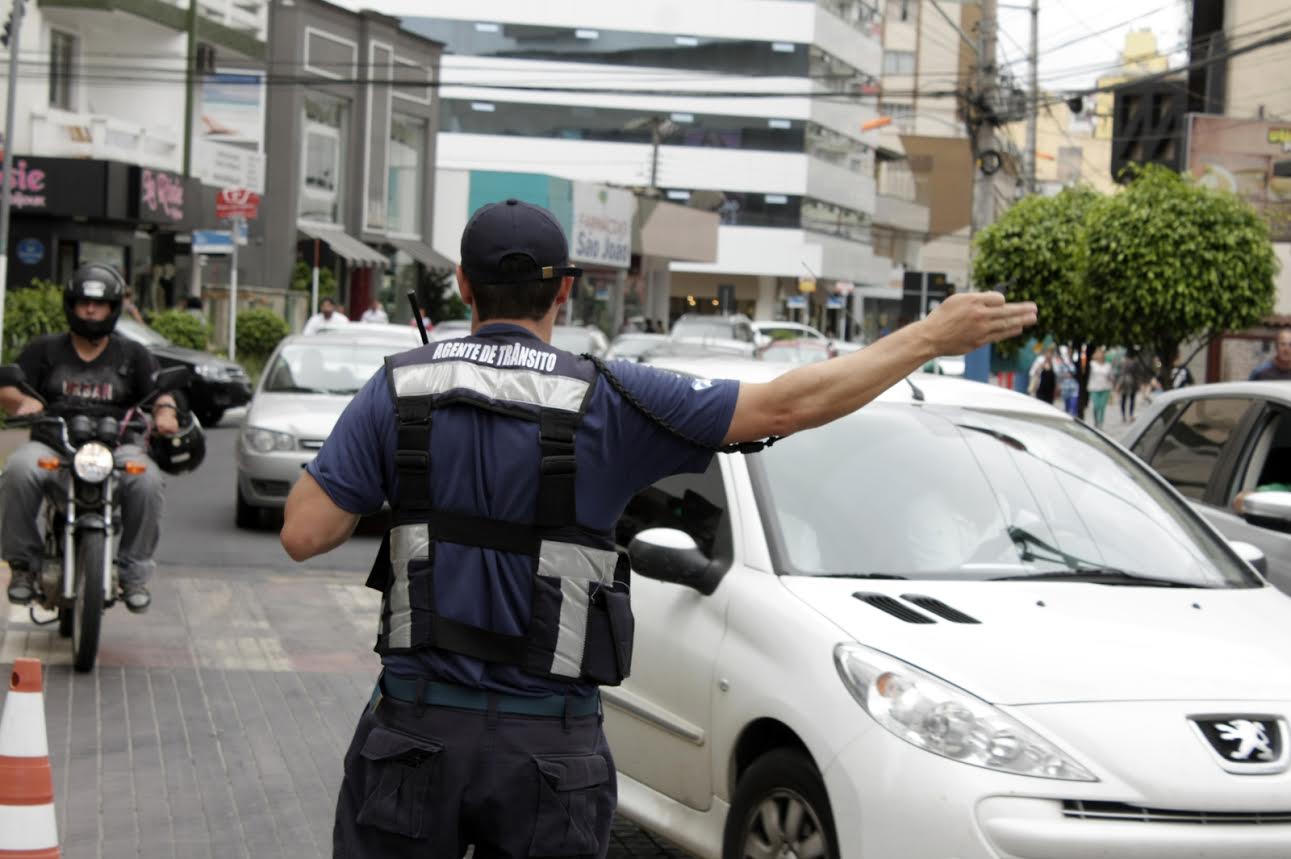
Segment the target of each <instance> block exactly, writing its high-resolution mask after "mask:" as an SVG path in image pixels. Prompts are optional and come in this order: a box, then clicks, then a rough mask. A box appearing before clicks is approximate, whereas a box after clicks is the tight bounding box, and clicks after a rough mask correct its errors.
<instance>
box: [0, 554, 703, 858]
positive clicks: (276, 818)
mask: <svg viewBox="0 0 1291 859" xmlns="http://www.w3.org/2000/svg"><path fill="white" fill-rule="evenodd" d="M7 584H8V573H7V571H3V567H0V585H4V586H7ZM378 604H379V596H378V595H377V594H376V593H375V592H373V591H370V590H368V589H367V588H365V587H364V586H363V585H362V584H361V579H360V578H359V577H357V576H355V575H341V574H332V573H320V572H309V573H303V572H302V573H295V574H283V573H280V572H278V573H275V572H271V571H260V572H256V571H246V570H238V571H237V572H236V573H232V572H230V571H228V570H222V571H215V570H203V569H193V568H174V567H171V568H162V569H161V570H159V572H158V575H157V577H156V579H155V580H154V587H153V606H152V609H151V610H150V611H149V612H148V613H147V614H145V615H142V616H137V615H131V614H129V613H128V612H126V611H125V610H124V608H123V607H121V606H116V607H114V608H112V609H111V610H109V611H108V613H107V615H106V617H105V618H104V626H103V639H102V646H101V648H100V658H99V665H98V668H97V669H96V670H95V671H94V672H92V673H89V674H76V673H74V672H73V671H72V669H71V665H70V663H71V654H70V649H71V648H70V643H69V642H68V641H67V640H65V639H60V638H59V637H58V632H57V630H56V628H55V627H53V626H49V627H38V626H36V625H33V624H32V623H31V621H30V619H29V617H28V613H27V610H26V609H23V608H17V607H11V606H8V605H4V606H3V610H0V636H3V637H2V638H0V665H7V664H9V663H11V662H12V661H13V659H14V658H16V657H18V656H35V657H38V658H40V659H41V660H42V661H43V662H44V663H45V666H46V668H45V717H46V718H45V721H46V726H47V730H48V734H49V743H50V760H51V764H52V766H53V771H54V782H55V788H54V792H55V804H56V808H57V814H58V831H59V835H60V837H61V840H62V848H63V856H64V857H65V859H90V857H94V859H124V857H147V859H154V857H173V859H190V857H210V859H221V858H222V857H244V859H269V857H279V856H281V857H292V859H296V857H325V856H330V855H331V831H332V813H333V809H334V804H335V800H336V791H337V788H338V787H339V785H340V780H341V760H342V757H343V755H344V751H345V748H346V747H347V746H348V744H349V740H350V736H351V734H352V732H353V729H354V724H355V721H356V719H357V718H358V715H359V713H360V711H361V709H362V707H363V706H364V705H365V704H366V702H367V699H368V696H369V694H370V693H371V689H372V683H373V681H374V680H375V678H376V674H377V671H378V667H379V665H378V660H377V657H376V655H375V654H374V653H372V650H371V647H372V635H373V628H374V625H375V623H376V617H377V609H378ZM610 855H611V856H615V857H649V859H654V857H680V856H682V855H683V854H680V853H678V852H675V851H672V850H670V849H669V848H668V847H666V846H664V845H661V844H659V843H658V842H656V841H655V840H654V839H653V838H652V837H650V836H648V835H647V834H645V833H643V832H641V831H640V830H637V829H636V828H635V827H632V826H631V825H629V824H626V823H622V822H621V823H619V824H617V825H616V827H615V845H614V848H613V850H612V851H611V854H610Z"/></svg>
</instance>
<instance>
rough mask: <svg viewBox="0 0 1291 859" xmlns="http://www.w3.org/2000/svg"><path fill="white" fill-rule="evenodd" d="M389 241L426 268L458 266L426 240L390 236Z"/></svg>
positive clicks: (451, 268)
mask: <svg viewBox="0 0 1291 859" xmlns="http://www.w3.org/2000/svg"><path fill="white" fill-rule="evenodd" d="M387 241H389V242H390V244H392V245H394V246H395V247H396V248H398V249H399V250H401V251H403V252H404V253H406V254H407V255H408V256H410V257H412V258H413V259H415V260H416V261H417V262H419V263H421V264H422V265H424V266H425V267H426V268H446V269H448V270H449V271H453V270H454V269H456V268H457V263H455V262H453V261H452V260H451V259H449V258H448V257H446V256H444V255H443V254H441V253H440V252H439V251H437V250H435V249H434V248H432V247H431V246H430V245H428V244H426V243H425V242H419V241H417V240H416V239H396V238H393V237H391V238H389V239H387Z"/></svg>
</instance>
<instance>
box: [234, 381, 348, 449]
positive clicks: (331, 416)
mask: <svg viewBox="0 0 1291 859" xmlns="http://www.w3.org/2000/svg"><path fill="white" fill-rule="evenodd" d="M352 399H354V398H353V397H352V396H349V395H343V396H342V395H333V394H271V393H264V392H261V393H258V394H256V396H255V399H253V400H252V401H251V406H250V408H249V409H248V410H247V416H246V419H245V421H244V422H243V425H244V426H248V427H259V428H260V429H267V430H273V431H275V432H285V433H290V434H291V435H294V436H295V437H296V438H298V439H317V440H320V441H321V440H323V439H326V438H327V437H328V436H329V435H330V434H331V432H332V427H334V426H336V420H337V418H339V417H340V416H341V412H343V411H345V407H346V406H347V405H349V404H350V400H352Z"/></svg>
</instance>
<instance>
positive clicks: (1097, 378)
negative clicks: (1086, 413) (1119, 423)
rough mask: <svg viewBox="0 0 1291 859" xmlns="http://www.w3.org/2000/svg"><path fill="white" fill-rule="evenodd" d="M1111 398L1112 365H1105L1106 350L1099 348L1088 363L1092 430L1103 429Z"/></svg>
mask: <svg viewBox="0 0 1291 859" xmlns="http://www.w3.org/2000/svg"><path fill="white" fill-rule="evenodd" d="M1111 396H1112V365H1111V364H1109V363H1107V350H1106V349H1104V348H1103V347H1102V346H1099V347H1098V348H1097V349H1095V350H1094V355H1093V357H1092V358H1090V361H1089V402H1090V405H1092V406H1093V407H1094V428H1095V429H1102V428H1103V419H1104V417H1105V416H1106V415H1107V401H1108V399H1109V398H1111Z"/></svg>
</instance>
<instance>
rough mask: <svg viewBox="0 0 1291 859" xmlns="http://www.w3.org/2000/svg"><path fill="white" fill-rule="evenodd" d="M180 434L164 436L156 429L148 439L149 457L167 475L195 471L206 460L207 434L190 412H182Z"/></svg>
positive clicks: (180, 413) (179, 415)
mask: <svg viewBox="0 0 1291 859" xmlns="http://www.w3.org/2000/svg"><path fill="white" fill-rule="evenodd" d="M178 417H179V432H177V433H175V434H174V435H162V434H161V433H159V432H157V430H156V429H155V428H154V429H153V431H152V433H151V434H150V435H149V438H148V455H149V456H151V457H152V459H153V461H154V462H156V463H157V467H158V468H160V469H161V470H162V471H164V472H166V473H167V474H184V473H185V472H188V471H193V470H195V469H196V468H197V466H199V465H201V464H202V460H204V459H205V458H206V433H205V432H204V431H203V430H202V424H201V422H200V421H198V419H197V417H196V416H195V415H194V414H193V413H192V412H190V411H187V410H181V411H180V412H179V414H178Z"/></svg>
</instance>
